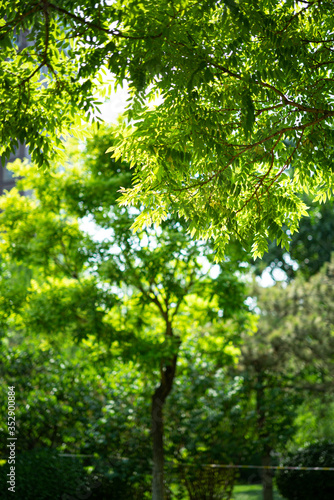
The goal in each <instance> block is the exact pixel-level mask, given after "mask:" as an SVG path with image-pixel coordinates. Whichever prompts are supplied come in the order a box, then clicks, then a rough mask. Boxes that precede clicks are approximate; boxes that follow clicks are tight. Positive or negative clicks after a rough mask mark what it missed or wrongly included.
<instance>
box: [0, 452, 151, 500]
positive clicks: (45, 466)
mask: <svg viewBox="0 0 334 500" xmlns="http://www.w3.org/2000/svg"><path fill="white" fill-rule="evenodd" d="M139 472H141V474H139V473H138V474H137V476H135V473H134V471H133V470H132V468H131V467H130V466H127V467H126V466H123V467H122V466H118V467H112V468H111V469H110V467H108V466H107V464H106V463H104V466H101V464H99V466H98V467H97V472H93V473H91V474H89V473H88V472H87V470H86V469H85V468H84V464H83V463H82V461H81V460H80V459H78V458H72V457H64V456H59V454H58V452H57V451H56V450H54V449H48V448H34V449H33V450H30V451H25V452H23V453H18V454H17V456H16V458H15V493H14V495H13V492H11V491H9V490H8V488H9V487H10V484H9V483H7V481H8V480H9V476H7V474H8V473H9V465H8V464H5V465H3V466H2V467H1V466H0V484H3V485H6V486H5V487H3V488H2V490H3V491H2V492H1V500H9V499H10V500H12V499H13V498H14V497H15V499H16V500H83V499H89V500H128V499H129V498H131V499H133V500H143V499H144V498H147V496H146V495H147V493H148V491H149V488H150V477H148V478H146V481H145V475H144V473H143V471H139Z"/></svg>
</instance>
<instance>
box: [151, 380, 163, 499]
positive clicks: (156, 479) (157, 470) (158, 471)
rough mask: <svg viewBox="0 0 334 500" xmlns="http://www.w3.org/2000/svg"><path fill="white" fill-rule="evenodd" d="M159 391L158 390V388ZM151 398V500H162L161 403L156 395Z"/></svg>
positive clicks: (155, 393)
mask: <svg viewBox="0 0 334 500" xmlns="http://www.w3.org/2000/svg"><path fill="white" fill-rule="evenodd" d="M158 389H159V388H158ZM158 389H157V390H156V391H155V392H154V395H153V398H152V438H153V481H152V500H164V498H165V493H164V443H163V433H164V429H163V412H162V410H163V404H164V403H163V402H162V401H161V400H160V398H159V396H158V395H157V392H158Z"/></svg>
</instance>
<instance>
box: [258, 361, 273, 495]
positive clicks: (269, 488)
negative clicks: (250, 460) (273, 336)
mask: <svg viewBox="0 0 334 500" xmlns="http://www.w3.org/2000/svg"><path fill="white" fill-rule="evenodd" d="M257 375H258V376H257V388H256V411H257V425H258V433H259V438H260V440H261V441H262V446H263V448H262V450H263V451H262V459H261V462H262V466H264V467H268V466H269V465H270V464H271V458H270V452H271V448H270V446H268V445H267V444H264V442H263V441H264V440H266V439H267V438H268V433H267V430H266V428H265V424H266V413H265V387H264V375H263V373H262V371H261V367H259V368H258V369H257ZM261 476H262V492H263V500H274V497H273V476H272V471H271V469H266V468H265V469H262V474H261Z"/></svg>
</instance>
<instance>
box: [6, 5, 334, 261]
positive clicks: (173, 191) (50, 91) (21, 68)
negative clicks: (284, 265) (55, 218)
mask: <svg viewBox="0 0 334 500" xmlns="http://www.w3.org/2000/svg"><path fill="white" fill-rule="evenodd" d="M2 5H3V7H2V9H1V17H2V21H1V24H2V26H1V28H0V44H1V48H2V51H1V60H0V64H1V66H2V72H1V77H0V84H1V87H2V104H3V105H2V107H1V117H2V120H1V123H2V125H1V128H0V133H1V138H2V144H3V147H2V152H3V153H4V154H9V151H10V149H11V148H12V147H14V145H15V140H14V141H13V140H11V139H10V137H16V138H18V139H20V140H24V139H25V140H26V141H27V142H28V143H29V147H30V151H31V154H32V158H33V160H34V161H36V162H37V163H38V164H40V165H44V164H47V163H48V161H49V159H50V158H51V157H52V156H53V155H54V153H55V151H56V149H57V148H58V147H60V137H61V135H62V134H64V133H66V132H67V133H74V132H75V130H74V128H73V127H74V125H75V123H76V124H77V125H78V121H80V117H81V116H82V117H86V118H87V117H88V116H91V115H92V113H93V112H94V110H95V109H96V106H97V102H96V99H94V98H93V90H94V88H95V89H96V88H98V87H101V86H102V83H103V78H102V77H101V74H100V73H99V72H100V70H101V69H102V68H103V67H105V66H106V67H108V68H109V70H110V71H111V73H112V74H113V75H115V77H116V81H117V82H118V83H120V84H122V82H123V81H124V79H126V80H127V81H128V83H129V87H130V93H131V96H132V97H131V99H130V102H129V108H128V112H127V117H128V120H127V121H126V122H124V125H123V130H122V131H121V132H120V136H119V144H118V147H117V148H116V155H123V156H124V158H125V159H127V160H128V161H130V162H131V164H132V165H133V167H134V168H135V175H136V183H135V185H134V187H133V188H130V189H129V190H127V191H125V193H124V196H123V198H122V200H123V201H122V202H123V203H126V204H132V203H136V202H138V200H139V202H140V203H142V204H144V205H145V210H146V212H145V213H144V216H143V218H142V219H141V220H140V221H139V222H138V224H139V225H143V224H145V223H150V222H152V221H154V222H160V221H161V220H163V219H164V218H165V217H166V215H167V213H169V212H170V211H172V212H174V213H177V214H178V215H179V216H181V217H184V218H185V219H186V220H187V221H188V225H189V229H190V231H191V233H192V234H193V235H194V236H196V237H197V238H200V237H212V238H214V239H215V242H216V246H217V248H218V250H219V251H218V256H221V255H222V252H223V249H224V246H225V245H226V243H227V241H228V240H229V238H230V236H231V235H236V236H237V237H238V238H240V239H241V240H242V241H243V242H245V244H246V242H247V241H252V243H253V246H252V251H253V254H254V255H255V256H258V255H262V254H263V253H264V252H265V251H266V249H267V240H268V238H269V239H271V240H273V239H275V238H276V239H277V241H278V242H279V243H281V244H282V245H285V246H287V245H288V240H289V236H288V235H287V233H286V231H285V230H284V227H285V226H286V227H288V228H289V229H290V231H291V233H293V232H295V231H296V230H297V228H298V222H299V220H300V218H301V217H302V215H307V211H306V210H307V207H306V205H305V204H304V203H303V202H302V201H301V199H300V197H299V195H300V193H303V192H309V193H310V196H311V198H314V199H316V200H319V201H324V200H325V199H326V197H327V196H331V193H332V183H333V173H332V171H333V164H334V163H333V160H334V153H333V151H334V149H333V140H334V133H333V117H334V109H333V93H332V87H333V77H332V65H333V62H334V55H333V51H332V42H333V30H334V20H333V16H332V2H326V1H320V0H319V1H313V2H306V1H297V2H296V1H294V0H284V1H281V2H277V1H274V0H258V1H253V0H243V1H239V2H236V1H235V0H220V1H218V2H217V1H213V0H209V1H208V0H207V1H203V0H202V1H196V2H195V1H192V0H177V1H173V2H170V1H166V0H158V1H156V0H155V1H154V2H153V1H151V0H142V1H140V2H138V1H137V0H135V1H134V0H127V1H125V2H120V1H115V2H113V3H111V4H110V2H107V1H104V0H101V1H100V2H98V3H96V2H95V1H92V0H76V1H72V0H71V1H69V0H67V1H61V2H60V1H58V0H54V2H46V1H39V2H36V1H32V0H30V1H27V2H24V4H23V3H22V2H20V1H14V2H9V1H7V2H3V4H2ZM20 29H21V30H22V29H26V30H29V34H28V35H27V38H28V40H29V41H30V42H31V45H30V46H29V47H27V48H26V49H23V50H22V51H21V52H18V51H17V45H16V41H15V37H14V33H18V31H19V30H20ZM42 70H43V71H44V72H43V79H44V84H43V85H41V73H40V72H41V71H42ZM98 74H100V83H99V82H98V80H97V79H96V76H97V75H98ZM156 95H160V96H161V98H162V99H161V102H160V104H157V105H152V103H151V104H148V101H149V100H150V99H151V98H153V97H154V96H156ZM50 110H52V113H51V112H50ZM22 115H24V118H25V119H24V120H22ZM292 167H293V168H292Z"/></svg>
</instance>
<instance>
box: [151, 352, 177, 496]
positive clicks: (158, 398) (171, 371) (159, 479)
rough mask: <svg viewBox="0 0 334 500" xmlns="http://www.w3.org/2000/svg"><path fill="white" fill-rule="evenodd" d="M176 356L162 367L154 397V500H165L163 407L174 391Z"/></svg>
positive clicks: (152, 416) (152, 418) (152, 417)
mask: <svg viewBox="0 0 334 500" xmlns="http://www.w3.org/2000/svg"><path fill="white" fill-rule="evenodd" d="M176 359H177V355H175V356H174V357H173V358H172V359H171V360H170V361H169V362H168V363H167V364H165V365H164V366H162V367H161V378H160V385H159V387H157V388H156V390H155V391H154V394H153V397H152V413H151V420H152V439H153V481H152V500H165V487H164V444H163V435H164V426H163V406H164V404H165V401H166V398H167V396H168V394H169V393H170V391H171V390H172V386H173V380H174V376H175V369H176Z"/></svg>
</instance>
